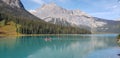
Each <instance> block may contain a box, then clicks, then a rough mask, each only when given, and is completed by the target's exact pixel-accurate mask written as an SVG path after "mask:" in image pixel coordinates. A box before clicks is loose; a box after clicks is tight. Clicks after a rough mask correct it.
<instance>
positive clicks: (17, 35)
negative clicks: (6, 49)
mask: <svg viewBox="0 0 120 58" xmlns="http://www.w3.org/2000/svg"><path fill="white" fill-rule="evenodd" d="M108 34H110V33H108ZM111 34H116V33H111ZM54 35H57V36H59V35H94V34H18V35H17V34H0V36H54Z"/></svg>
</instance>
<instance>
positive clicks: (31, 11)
mask: <svg viewBox="0 0 120 58" xmlns="http://www.w3.org/2000/svg"><path fill="white" fill-rule="evenodd" d="M28 11H29V12H30V13H35V12H36V11H35V10H28Z"/></svg>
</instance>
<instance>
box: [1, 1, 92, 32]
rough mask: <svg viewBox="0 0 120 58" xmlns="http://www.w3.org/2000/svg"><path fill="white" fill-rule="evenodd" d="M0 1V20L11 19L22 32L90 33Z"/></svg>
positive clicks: (18, 30)
mask: <svg viewBox="0 0 120 58" xmlns="http://www.w3.org/2000/svg"><path fill="white" fill-rule="evenodd" d="M1 2H2V1H0V21H3V20H5V22H4V23H5V25H6V24H7V22H10V21H13V22H15V23H16V28H17V25H18V24H19V25H20V27H19V28H17V30H16V31H17V32H19V33H22V34H86V33H91V32H90V31H88V30H85V29H80V28H77V27H70V26H68V27H65V26H60V25H54V24H51V23H47V22H45V21H43V20H40V19H38V18H37V17H35V16H34V15H32V14H30V13H29V12H27V11H26V10H25V9H19V8H15V7H14V8H12V7H10V6H9V5H6V4H4V3H1Z"/></svg>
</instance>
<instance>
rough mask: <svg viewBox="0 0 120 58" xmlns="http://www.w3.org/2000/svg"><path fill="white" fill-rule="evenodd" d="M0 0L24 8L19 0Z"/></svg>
mask: <svg viewBox="0 0 120 58" xmlns="http://www.w3.org/2000/svg"><path fill="white" fill-rule="evenodd" d="M2 1H3V2H4V3H6V4H7V5H9V6H11V7H13V8H14V7H17V8H22V9H24V7H23V4H22V3H21V1H20V0H2Z"/></svg>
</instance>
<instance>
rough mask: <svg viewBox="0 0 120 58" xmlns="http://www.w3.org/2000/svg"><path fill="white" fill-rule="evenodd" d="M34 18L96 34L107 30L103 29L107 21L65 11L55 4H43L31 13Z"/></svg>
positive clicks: (74, 11) (82, 13)
mask: <svg viewBox="0 0 120 58" xmlns="http://www.w3.org/2000/svg"><path fill="white" fill-rule="evenodd" d="M31 13H32V14H34V15H35V16H37V17H39V18H41V19H43V20H44V21H46V22H50V23H53V24H59V25H64V26H77V27H82V28H86V29H88V30H91V31H92V32H96V31H98V29H99V28H100V29H99V30H104V29H105V30H107V29H109V28H105V27H104V28H103V26H107V25H108V22H107V21H102V19H100V18H99V20H98V18H96V17H92V16H90V15H88V14H87V13H85V12H83V11H81V10H67V9H64V8H62V7H60V6H57V5H56V4H55V3H50V4H44V5H42V6H41V7H40V8H38V9H36V10H35V11H34V12H31Z"/></svg>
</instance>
